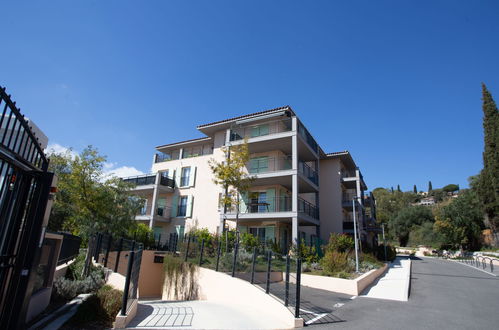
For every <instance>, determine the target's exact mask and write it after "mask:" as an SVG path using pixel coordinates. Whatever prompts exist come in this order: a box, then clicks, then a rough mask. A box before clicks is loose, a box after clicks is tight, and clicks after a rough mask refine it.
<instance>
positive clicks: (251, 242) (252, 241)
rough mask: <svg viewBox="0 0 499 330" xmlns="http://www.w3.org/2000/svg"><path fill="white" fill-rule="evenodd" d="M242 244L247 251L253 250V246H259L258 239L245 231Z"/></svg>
mask: <svg viewBox="0 0 499 330" xmlns="http://www.w3.org/2000/svg"><path fill="white" fill-rule="evenodd" d="M241 245H242V247H244V249H245V250H246V251H252V250H253V248H255V247H257V246H258V239H257V238H256V237H255V236H253V235H252V234H250V233H243V234H242V235H241Z"/></svg>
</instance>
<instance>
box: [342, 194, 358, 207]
mask: <svg viewBox="0 0 499 330" xmlns="http://www.w3.org/2000/svg"><path fill="white" fill-rule="evenodd" d="M355 197H357V195H356V194H354V193H343V195H342V196H341V203H342V205H343V207H353V205H352V202H353V199H354V198H355Z"/></svg>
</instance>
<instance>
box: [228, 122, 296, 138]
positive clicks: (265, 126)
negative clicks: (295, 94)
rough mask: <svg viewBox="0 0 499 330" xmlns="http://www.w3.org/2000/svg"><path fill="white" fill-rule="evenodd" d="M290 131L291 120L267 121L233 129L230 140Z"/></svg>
mask: <svg viewBox="0 0 499 330" xmlns="http://www.w3.org/2000/svg"><path fill="white" fill-rule="evenodd" d="M289 131H291V119H285V120H274V121H267V122H264V123H261V124H253V125H241V126H238V127H233V128H232V129H231V133H230V140H231V141H238V140H243V139H245V138H247V139H250V138H254V137H258V136H265V135H272V134H277V133H282V132H289Z"/></svg>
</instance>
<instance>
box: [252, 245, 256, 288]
mask: <svg viewBox="0 0 499 330" xmlns="http://www.w3.org/2000/svg"><path fill="white" fill-rule="evenodd" d="M255 264H256V246H255V247H254V248H253V260H252V261H251V284H254V283H255Z"/></svg>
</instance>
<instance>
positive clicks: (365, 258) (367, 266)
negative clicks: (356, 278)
mask: <svg viewBox="0 0 499 330" xmlns="http://www.w3.org/2000/svg"><path fill="white" fill-rule="evenodd" d="M381 266H383V263H382V262H380V261H379V260H378V259H377V258H376V257H375V256H374V255H373V254H370V253H362V255H361V257H360V270H361V271H362V272H367V271H370V270H372V269H377V268H379V267H381Z"/></svg>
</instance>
